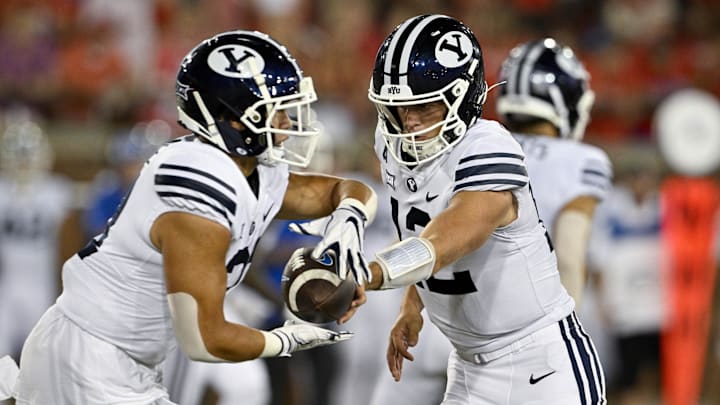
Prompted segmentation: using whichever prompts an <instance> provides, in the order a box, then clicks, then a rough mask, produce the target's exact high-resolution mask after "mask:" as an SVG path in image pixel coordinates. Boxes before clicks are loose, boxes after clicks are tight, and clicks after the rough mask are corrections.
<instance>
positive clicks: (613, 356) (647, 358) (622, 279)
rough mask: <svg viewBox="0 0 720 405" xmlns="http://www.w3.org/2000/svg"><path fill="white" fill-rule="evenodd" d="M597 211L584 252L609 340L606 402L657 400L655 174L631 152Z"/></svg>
mask: <svg viewBox="0 0 720 405" xmlns="http://www.w3.org/2000/svg"><path fill="white" fill-rule="evenodd" d="M624 165H625V167H623V168H622V171H619V174H618V178H617V181H616V182H615V185H614V186H613V188H612V189H611V190H610V193H609V194H608V196H607V199H606V200H605V201H603V203H602V204H600V205H599V206H598V211H597V214H596V217H595V222H594V224H593V230H592V238H591V244H590V249H589V251H588V253H589V256H588V258H589V264H590V266H589V269H590V270H591V272H590V276H591V281H592V283H591V285H592V286H593V287H594V289H595V291H596V294H595V296H596V298H595V299H596V305H595V306H597V307H598V308H597V310H598V311H599V315H600V319H599V320H600V322H601V323H600V326H601V327H602V329H603V330H604V331H605V333H607V334H608V337H609V338H610V341H609V342H608V345H607V349H608V350H607V352H606V353H605V355H604V356H605V357H606V358H608V361H607V363H609V366H610V368H611V370H612V371H609V372H608V376H609V377H611V378H608V397H609V399H610V401H611V403H617V404H619V405H641V404H658V403H660V402H661V401H660V373H659V371H660V333H661V330H662V328H663V325H664V323H665V316H666V306H667V304H666V303H665V300H664V298H663V288H662V262H661V260H662V257H663V255H662V247H661V246H662V243H661V236H660V229H661V225H660V224H661V214H660V198H659V192H658V186H659V173H658V171H657V167H656V165H654V164H653V161H652V160H651V159H648V158H647V157H644V156H643V155H642V153H633V154H632V160H631V161H629V162H625V163H624Z"/></svg>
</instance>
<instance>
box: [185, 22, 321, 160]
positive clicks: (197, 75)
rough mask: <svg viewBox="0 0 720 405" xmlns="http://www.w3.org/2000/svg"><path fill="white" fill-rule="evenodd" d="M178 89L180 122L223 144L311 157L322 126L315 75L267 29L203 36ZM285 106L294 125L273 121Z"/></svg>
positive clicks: (240, 151) (231, 149)
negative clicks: (276, 125)
mask: <svg viewBox="0 0 720 405" xmlns="http://www.w3.org/2000/svg"><path fill="white" fill-rule="evenodd" d="M175 93H176V100H177V107H178V114H179V122H180V124H181V125H183V126H184V127H185V128H187V129H189V130H190V131H192V132H193V133H195V134H198V135H200V136H202V137H204V138H206V139H208V140H209V141H210V142H211V143H213V144H214V145H216V146H217V147H219V148H220V149H222V150H223V151H225V152H227V153H229V154H231V155H236V156H257V157H258V160H259V161H260V162H261V163H263V164H270V165H273V164H276V163H278V162H284V163H288V164H292V165H296V166H303V167H304V166H307V165H308V164H309V162H310V159H311V157H312V153H313V151H314V150H315V143H316V141H317V135H318V134H319V131H318V130H317V129H316V127H315V126H314V125H313V123H314V116H313V115H314V112H313V111H312V110H311V109H310V105H311V103H313V102H314V101H316V100H317V96H316V94H315V90H314V88H313V84H312V79H311V78H309V77H303V75H302V71H301V70H300V67H299V66H298V64H297V63H296V61H295V59H294V58H293V57H292V56H291V55H290V54H289V53H288V51H287V49H285V47H284V46H282V45H280V44H279V43H277V42H275V41H274V40H273V39H272V38H270V37H269V36H267V35H265V34H263V33H260V32H257V31H230V32H225V33H222V34H218V35H216V36H214V37H212V38H210V39H207V40H205V41H203V42H202V43H200V44H199V45H198V46H196V47H195V48H194V49H193V50H192V51H190V53H188V54H187V56H185V58H184V59H183V61H182V63H181V65H180V70H179V72H178V75H177V82H176V88H175ZM279 112H285V113H287V114H288V116H289V118H290V122H291V128H287V129H283V128H273V126H272V120H273V116H274V115H275V114H276V113H279ZM230 120H234V121H238V122H240V123H242V125H243V126H244V128H243V129H240V130H238V129H235V128H233V127H232V126H231V124H230ZM279 140H284V141H283V142H282V144H280V142H279Z"/></svg>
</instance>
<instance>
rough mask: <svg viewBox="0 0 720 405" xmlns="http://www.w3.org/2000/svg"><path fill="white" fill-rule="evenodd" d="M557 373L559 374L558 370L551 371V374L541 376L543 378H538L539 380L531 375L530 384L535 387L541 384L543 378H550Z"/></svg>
mask: <svg viewBox="0 0 720 405" xmlns="http://www.w3.org/2000/svg"><path fill="white" fill-rule="evenodd" d="M556 372H557V370H553V371H551V372H549V373H547V374H543V375H541V376H540V377H538V378H534V377H533V375H532V374H530V384H531V385H535V384H537V383H539V382H540V380H542V379H543V378H546V377H550V376H551V375H553V374H555V373H556Z"/></svg>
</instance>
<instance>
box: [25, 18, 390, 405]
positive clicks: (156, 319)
mask: <svg viewBox="0 0 720 405" xmlns="http://www.w3.org/2000/svg"><path fill="white" fill-rule="evenodd" d="M176 94H177V102H178V112H179V117H180V123H181V124H183V125H184V126H185V127H186V128H188V129H189V130H191V131H192V132H193V134H192V135H189V136H186V137H184V138H181V139H178V140H176V141H173V142H170V143H169V144H167V145H166V146H164V147H162V148H160V150H159V151H158V152H157V153H156V154H155V155H154V156H153V157H152V158H150V159H149V160H148V162H147V163H146V164H145V166H144V167H143V169H142V171H141V172H140V174H139V176H138V178H137V180H136V181H135V184H134V185H133V187H132V189H131V191H130V192H129V193H128V195H127V196H126V198H125V200H124V201H123V203H122V204H121V205H120V207H119V208H118V211H117V213H116V215H115V216H114V217H113V218H112V219H111V220H110V221H109V222H108V227H107V228H106V230H105V232H104V233H103V234H101V235H99V236H97V237H95V238H94V239H93V240H92V241H91V243H90V244H88V246H87V247H86V248H84V249H83V250H81V251H80V252H79V253H78V254H77V255H75V256H73V257H72V258H71V259H69V260H68V261H67V262H66V263H65V266H64V269H63V282H64V291H63V293H62V295H61V296H60V298H59V299H58V301H57V303H56V305H55V306H53V307H52V308H51V309H49V310H48V311H47V312H46V313H45V315H44V316H43V318H42V319H41V320H40V322H39V323H38V325H37V326H36V327H35V329H34V330H33V332H32V333H31V335H30V337H29V338H28V340H27V341H26V343H25V346H24V349H23V353H22V359H21V364H20V376H19V380H18V383H17V385H16V392H15V395H16V398H17V402H18V403H19V404H49V403H52V404H61V405H62V404H80V403H82V404H109V403H127V404H130V403H132V404H155V403H160V404H162V403H170V402H169V400H168V394H167V391H166V389H165V387H164V386H163V385H162V383H161V375H160V374H161V373H160V369H161V367H162V362H163V360H164V358H165V356H166V354H167V353H168V351H169V350H170V349H171V348H172V345H173V343H174V342H175V338H176V339H177V342H178V344H179V346H180V347H181V348H182V350H183V351H184V352H185V353H186V354H187V355H188V357H190V358H191V359H192V360H196V361H205V362H239V361H245V360H250V359H255V358H258V357H272V356H290V355H291V353H293V352H295V351H297V350H305V349H309V348H312V347H316V346H320V345H327V344H332V343H336V342H338V341H341V340H344V339H346V338H348V337H349V334H348V333H344V332H335V331H331V330H326V329H322V328H319V327H315V326H312V325H306V324H292V325H285V326H282V327H279V328H276V329H274V330H272V331H269V332H266V331H261V330H257V329H254V328H250V327H247V326H243V325H241V324H237V323H232V322H229V321H228V320H227V319H226V318H225V316H224V313H223V301H224V297H225V293H226V290H227V289H230V288H232V287H233V286H236V285H237V284H238V283H240V282H241V281H242V280H243V277H244V276H245V273H246V271H247V269H248V267H249V265H250V260H251V258H252V255H253V250H254V248H255V245H256V243H257V242H258V240H259V238H260V236H261V235H262V233H263V232H264V231H265V229H266V228H267V226H268V223H269V222H270V221H271V220H272V219H273V218H274V217H276V216H277V217H279V218H286V219H287V218H298V219H307V218H321V217H322V218H321V219H320V220H318V221H320V222H322V224H323V225H324V226H323V230H324V234H325V238H324V239H323V240H322V241H321V243H320V244H319V246H323V247H327V246H330V247H331V248H333V247H334V248H336V252H335V253H336V254H337V255H338V257H340V258H341V259H340V260H339V262H340V263H339V266H340V272H341V274H342V273H343V272H352V273H353V275H354V277H356V278H359V277H363V273H364V272H365V271H366V270H367V269H366V265H365V263H364V261H362V260H360V259H359V257H361V253H360V252H361V250H362V235H363V230H364V226H365V224H366V223H369V222H370V221H371V220H372V219H373V216H374V213H375V204H376V202H375V195H374V193H373V191H372V190H371V189H369V188H368V187H367V186H365V185H364V184H362V183H360V182H357V181H352V180H345V179H342V178H338V177H331V176H323V175H312V174H307V175H302V174H299V173H295V172H291V171H289V168H288V164H293V165H297V166H305V165H307V164H308V162H309V159H310V157H311V154H312V152H313V150H314V145H315V141H316V136H317V135H318V131H317V130H316V129H315V126H314V125H313V123H312V122H311V121H310V117H311V111H310V105H311V103H312V102H314V101H315V99H316V95H315V92H314V89H313V87H312V81H311V79H310V78H308V77H303V76H302V72H301V71H300V68H299V67H298V65H297V63H296V62H295V60H294V58H293V57H292V56H291V55H290V54H289V53H288V52H287V50H286V49H285V47H283V46H282V45H280V44H278V43H277V42H275V41H274V40H272V39H271V38H269V37H268V36H267V35H265V34H262V33H259V32H251V31H231V32H226V33H222V34H219V35H217V36H215V37H213V38H210V39H208V40H206V41H203V42H202V43H201V44H199V45H198V46H197V47H195V48H194V49H193V50H192V51H191V52H190V53H189V54H188V55H187V56H186V57H185V59H184V60H183V62H182V64H181V66H180V70H179V73H178V78H177V84H176ZM330 214H332V215H330ZM342 258H346V260H343V259H342ZM357 292H358V293H357V294H358V297H357V301H358V302H362V301H364V294H363V291H362V289H361V288H358V289H357ZM355 305H357V302H356V304H355ZM352 312H353V311H349V312H348V316H349V315H351V313H352Z"/></svg>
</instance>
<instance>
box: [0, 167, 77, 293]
mask: <svg viewBox="0 0 720 405" xmlns="http://www.w3.org/2000/svg"><path fill="white" fill-rule="evenodd" d="M71 204H72V183H71V182H70V181H69V180H67V179H65V178H64V177H60V176H56V175H42V176H39V177H36V178H34V179H32V180H31V181H29V182H28V183H18V182H16V181H13V180H12V179H10V178H0V275H1V276H2V280H3V284H5V285H7V284H11V283H14V282H20V283H25V284H31V285H38V284H42V285H43V286H46V285H49V286H51V289H52V293H53V294H57V291H56V288H57V265H58V262H57V258H58V231H59V229H60V226H61V225H62V222H63V220H64V219H65V217H66V216H67V214H68V212H69V210H70V208H71Z"/></svg>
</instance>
